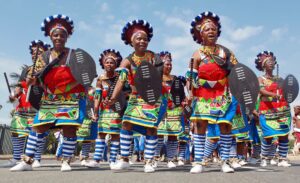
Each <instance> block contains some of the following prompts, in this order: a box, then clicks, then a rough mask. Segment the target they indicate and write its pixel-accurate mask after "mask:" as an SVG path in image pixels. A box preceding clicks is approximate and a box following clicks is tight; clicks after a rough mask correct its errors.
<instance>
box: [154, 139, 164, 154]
mask: <svg viewBox="0 0 300 183" xmlns="http://www.w3.org/2000/svg"><path fill="white" fill-rule="evenodd" d="M163 145H164V138H158V139H157V146H156V148H155V153H154V156H155V157H159V156H160V150H161V148H162V146H163Z"/></svg>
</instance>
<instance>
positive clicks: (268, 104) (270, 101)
mask: <svg viewBox="0 0 300 183" xmlns="http://www.w3.org/2000/svg"><path fill="white" fill-rule="evenodd" d="M266 82H270V83H269V84H268V83H266V84H265V86H264V89H265V90H266V91H268V92H272V93H277V90H278V93H279V94H280V95H282V94H283V91H282V88H279V87H278V84H277V83H276V82H275V81H272V80H269V79H268V80H267V81H266ZM286 106H288V103H287V102H286V100H285V99H284V97H281V98H280V99H279V100H277V99H276V98H274V97H267V99H266V100H261V101H260V105H259V110H260V111H265V110H274V109H279V108H283V107H286Z"/></svg>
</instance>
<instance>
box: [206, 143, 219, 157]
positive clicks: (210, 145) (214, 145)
mask: <svg viewBox="0 0 300 183" xmlns="http://www.w3.org/2000/svg"><path fill="white" fill-rule="evenodd" d="M217 145H218V143H212V142H210V141H209V140H206V141H205V148H204V158H209V157H210V156H211V154H212V153H213V151H214V150H215V149H216V148H217Z"/></svg>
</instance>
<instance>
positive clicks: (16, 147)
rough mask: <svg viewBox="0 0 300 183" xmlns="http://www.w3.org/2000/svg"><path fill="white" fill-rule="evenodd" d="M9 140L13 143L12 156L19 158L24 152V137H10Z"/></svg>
mask: <svg viewBox="0 0 300 183" xmlns="http://www.w3.org/2000/svg"><path fill="white" fill-rule="evenodd" d="M11 140H12V144H13V158H14V159H15V160H20V159H21V155H22V154H23V152H24V146H25V141H26V137H25V136H24V137H11Z"/></svg>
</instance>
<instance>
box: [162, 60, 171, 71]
mask: <svg viewBox="0 0 300 183" xmlns="http://www.w3.org/2000/svg"><path fill="white" fill-rule="evenodd" d="M171 71H172V62H171V60H170V59H169V60H166V61H164V75H169V74H170V73H171Z"/></svg>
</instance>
